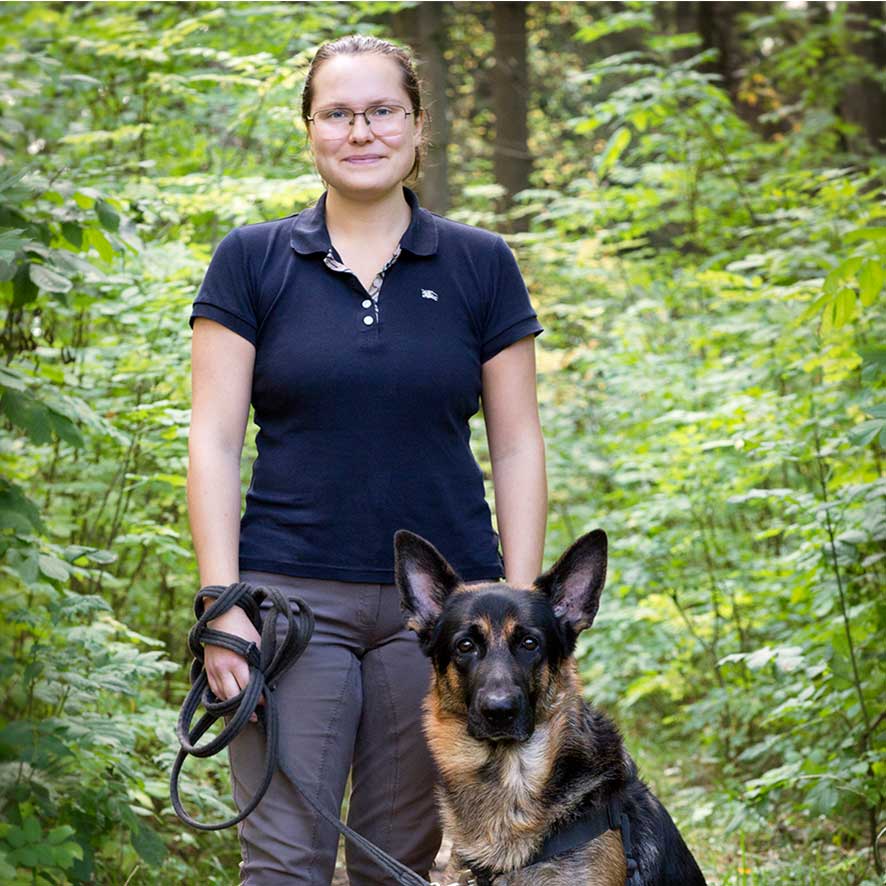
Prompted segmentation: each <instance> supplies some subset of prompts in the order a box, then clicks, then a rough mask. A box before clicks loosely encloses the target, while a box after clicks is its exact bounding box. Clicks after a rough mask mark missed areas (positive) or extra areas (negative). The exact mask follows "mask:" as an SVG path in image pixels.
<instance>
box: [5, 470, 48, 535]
mask: <svg viewBox="0 0 886 886" xmlns="http://www.w3.org/2000/svg"><path fill="white" fill-rule="evenodd" d="M0 528H10V529H15V530H16V531H17V532H21V533H24V534H27V533H29V532H31V531H34V530H35V531H37V532H45V531H46V527H45V526H44V525H43V521H42V520H41V519H40V511H39V510H38V508H37V506H36V505H35V504H34V502H32V501H31V500H30V499H29V498H28V497H27V496H26V495H25V494H24V492H22V490H21V489H20V488H19V487H18V486H16V485H15V484H14V483H10V482H9V481H8V480H6V479H4V478H0Z"/></svg>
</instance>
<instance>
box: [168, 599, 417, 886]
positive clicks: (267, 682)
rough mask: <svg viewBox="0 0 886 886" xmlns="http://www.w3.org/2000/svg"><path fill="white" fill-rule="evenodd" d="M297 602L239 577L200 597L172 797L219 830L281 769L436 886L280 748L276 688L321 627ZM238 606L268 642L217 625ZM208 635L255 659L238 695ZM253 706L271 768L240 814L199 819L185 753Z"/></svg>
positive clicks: (402, 868)
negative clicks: (186, 793) (206, 660)
mask: <svg viewBox="0 0 886 886" xmlns="http://www.w3.org/2000/svg"><path fill="white" fill-rule="evenodd" d="M266 598H267V599H269V600H270V602H271V611H270V612H269V613H268V616H267V617H266V618H265V619H264V620H262V617H261V603H262V601H263V600H265V599H266ZM207 599H212V600H214V601H215V603H214V604H213V605H212V607H211V608H210V610H209V611H206V610H205V607H204V604H205V601H206V600H207ZM291 603H292V604H294V609H295V613H294V612H293V606H292V605H290V600H289V599H287V598H286V597H285V596H284V595H283V594H282V593H281V592H280V591H279V590H278V589H277V588H274V587H253V586H252V585H249V584H247V583H246V582H235V583H234V584H231V585H228V587H226V588H225V587H222V586H220V585H210V586H208V587H205V588H202V589H201V590H200V591H199V592H198V593H197V596H196V598H195V599H194V613H195V615H196V616H197V623H196V624H195V625H194V627H193V628H191V631H190V633H189V634H188V646H189V648H190V650H191V652H192V653H193V655H194V661H193V662H192V663H191V671H190V679H191V689H190V691H189V692H188V694H187V696H186V698H185V700H184V703H183V704H182V708H181V711H180V712H179V716H178V722H177V723H176V727H175V733H176V736H177V737H178V741H179V744H180V745H181V747H180V748H179V751H178V753H177V754H176V757H175V762H174V763H173V765H172V774H171V776H170V780H169V797H170V800H171V801H172V808H173V809H174V810H175V814H176V815H177V816H178V817H179V818H180V819H181V820H182V821H183V822H185V823H186V824H188V825H190V826H191V827H193V828H197V829H198V830H201V831H217V830H221V829H222V828H227V827H230V826H231V825H234V824H237V823H238V822H240V821H243V819H244V818H246V816H247V815H249V814H250V813H251V812H252V811H253V810H254V809H255V807H256V806H258V804H259V802H260V801H261V799H262V797H264V795H265V793H266V792H267V790H268V787H269V785H270V784H271V779H272V778H273V777H274V772H275V771H276V770H277V769H279V770H280V771H281V772H282V773H283V775H284V776H285V777H286V778H287V779H289V781H290V782H291V783H292V785H293V787H295V789H296V790H297V791H298V792H299V793H300V794H301V795H302V797H304V799H305V801H306V802H307V803H308V805H309V806H310V807H311V808H312V809H313V810H314V812H316V813H317V815H319V816H320V817H321V818H322V819H323V820H324V821H326V822H328V823H329V824H331V825H332V826H333V827H334V828H336V830H338V831H339V833H341V834H344V836H345V838H346V839H348V840H350V841H351V842H352V843H354V844H355V845H357V846H359V847H360V848H361V849H362V850H363V851H364V852H365V853H366V854H367V855H369V856H370V857H371V858H372V859H373V860H374V861H375V862H376V864H378V865H379V866H380V867H382V868H383V869H384V870H386V871H387V872H388V873H389V874H390V875H391V876H392V877H393V879H394V881H395V882H396V883H399V884H401V886H431V884H429V883H428V882H427V881H426V880H423V879H422V878H421V877H419V876H418V874H416V873H415V872H414V871H412V870H410V869H409V868H408V867H406V865H404V864H402V863H401V862H399V861H397V859H396V858H392V857H391V856H390V855H388V854H387V853H386V852H384V851H382V850H381V849H379V848H378V846H376V845H375V844H374V843H371V842H370V841H369V840H367V839H366V838H365V837H363V836H362V835H361V834H358V833H357V832H356V831H354V830H352V829H351V828H349V827H348V826H347V825H346V824H344V823H342V822H341V821H340V820H339V819H338V816H336V815H332V814H331V813H329V812H327V811H326V810H325V809H324V808H323V807H322V806H320V804H319V803H318V802H317V801H316V800H315V799H314V798H313V797H312V796H311V794H310V792H309V791H308V790H307V789H306V788H304V787H302V785H301V784H300V782H299V781H298V779H297V778H296V777H295V776H294V775H293V773H292V771H291V770H290V769H289V767H288V766H287V765H286V764H285V763H284V762H283V761H282V759H281V758H280V755H279V752H278V746H279V712H278V710H277V700H276V698H275V695H274V690H275V689H276V687H277V684H278V683H279V681H280V678H281V677H282V676H283V675H284V674H285V673H286V671H288V670H289V668H291V667H292V666H293V665H294V664H295V662H296V661H297V660H298V658H299V656H300V655H301V654H302V653H303V652H304V650H305V647H306V646H307V645H308V641H309V640H310V639H311V634H312V633H313V632H314V614H313V613H312V612H311V609H310V607H309V606H308V604H307V603H305V602H304V600H301V599H299V598H297V597H295V598H292V599H291ZM233 606H239V607H240V608H241V609H242V610H243V611H244V612H245V613H246V615H247V616H248V617H249V620H250V621H251V622H252V624H253V626H254V627H255V629H256V630H257V631H258V632H259V633H260V634H261V647H260V648H256V646H255V644H254V643H249V642H247V641H246V640H244V639H242V638H241V637H236V636H234V635H233V634H227V633H224V632H223V631H217V630H214V629H213V628H210V627H209V625H208V622H209V621H210V619H216V618H218V617H219V616H220V615H223V614H224V613H225V612H227V611H228V610H229V609H231V607H233ZM296 613H297V615H296ZM278 618H283V619H284V620H285V622H286V631H285V634H284V636H283V639H282V641H281V642H280V643H278V642H277V619H278ZM204 643H211V644H212V645H214V646H222V647H224V648H225V649H230V650H231V651H232V652H236V653H238V654H239V655H242V656H243V657H244V658H245V659H246V661H247V663H248V665H249V682H248V683H247V684H246V686H244V687H243V689H241V690H240V692H239V693H238V694H237V695H235V696H233V697H231V698H229V699H226V700H222V699H219V698H217V697H216V695H215V694H214V693H213V692H212V690H211V689H210V687H209V681H208V678H207V676H206V669H205V668H204V666H203V644H204ZM262 695H264V699H265V703H264V705H263V706H261V707H259V706H258V702H259V699H260V698H261V697H262ZM201 704H202V705H203V707H204V708H205V709H206V713H205V714H204V715H203V716H202V717H201V718H200V719H199V720H198V721H197V723H196V725H194V726H192V725H191V724H192V722H193V720H194V716H195V715H196V713H197V709H198V708H199V707H200V705H201ZM253 711H254V712H255V713H256V716H257V717H258V725H259V727H260V728H261V729H263V731H264V733H265V739H266V742H265V772H264V776H263V778H262V782H261V784H260V785H259V787H258V789H257V790H256V792H255V795H254V796H253V797H252V799H251V800H250V801H249V802H248V803H247V804H246V805H245V806H244V807H243V809H241V810H240V812H239V813H238V814H237V815H235V816H233V817H231V818H229V819H227V820H226V821H222V822H214V823H204V822H200V821H197V820H196V819H195V818H193V817H192V816H191V815H189V814H188V813H187V812H186V811H185V809H184V806H183V805H182V802H181V797H180V795H179V777H180V775H181V770H182V766H183V765H184V762H185V760H186V759H187V758H188V756H189V755H190V756H194V757H211V756H213V755H214V754H217V753H218V752H219V751H221V750H223V749H224V748H226V747H227V746H228V745H229V744H230V743H231V741H233V739H234V738H235V737H236V736H237V735H238V734H239V733H240V732H241V731H242V730H243V729H244V728H245V726H246V724H247V723H249V718H250V716H251V714H252V713H253ZM225 716H228V721H227V724H226V725H225V727H224V728H223V729H222V730H221V732H220V733H219V734H218V735H217V736H216V737H215V738H214V739H210V740H209V741H207V742H205V743H204V744H202V745H201V744H199V741H200V739H201V738H202V737H203V735H204V734H205V733H206V731H207V730H208V729H209V728H210V727H211V726H212V724H213V723H215V722H216V721H217V720H219V719H221V718H222V717H225Z"/></svg>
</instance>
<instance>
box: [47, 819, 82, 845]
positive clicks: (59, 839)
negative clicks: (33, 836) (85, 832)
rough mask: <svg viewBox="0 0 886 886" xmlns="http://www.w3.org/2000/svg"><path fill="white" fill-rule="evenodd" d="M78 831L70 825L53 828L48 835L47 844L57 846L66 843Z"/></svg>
mask: <svg viewBox="0 0 886 886" xmlns="http://www.w3.org/2000/svg"><path fill="white" fill-rule="evenodd" d="M75 833H76V831H75V830H74V828H72V827H71V826H70V825H69V824H63V825H60V826H59V827H57V828H53V829H52V830H51V831H50V832H49V833H48V834H47V835H46V842H47V843H49V844H50V845H52V846H56V845H58V844H59V843H64V842H65V840H67V839H68V837H72V836H73V835H74V834H75Z"/></svg>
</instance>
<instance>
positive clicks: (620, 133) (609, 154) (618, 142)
mask: <svg viewBox="0 0 886 886" xmlns="http://www.w3.org/2000/svg"><path fill="white" fill-rule="evenodd" d="M630 143H631V130H630V129H628V128H627V127H626V126H622V127H620V128H619V129H616V130H615V132H613V133H612V135H611V136H610V138H609V141H608V142H607V143H606V147H605V148H604V149H603V153H602V154H600V156H599V157H598V158H597V164H596V165H597V174H598V175H599V176H600V178H603V177H605V175H606V173H607V171H608V170H609V168H610V167H611V166H612V165H613V164H615V163H616V162H618V158H619V157H621V155H622V154H623V153H624V150H625V148H626V147H627V146H628V145H629V144H630Z"/></svg>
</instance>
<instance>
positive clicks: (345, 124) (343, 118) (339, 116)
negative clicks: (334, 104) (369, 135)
mask: <svg viewBox="0 0 886 886" xmlns="http://www.w3.org/2000/svg"><path fill="white" fill-rule="evenodd" d="M353 119H354V112H353V111H349V110H348V109H347V108H328V109H327V110H325V111H319V112H318V113H316V114H315V115H314V126H316V127H317V134H318V135H320V136H323V137H324V138H338V137H339V136H342V135H346V134H347V132H348V130H349V129H350V128H351V121H352V120H353Z"/></svg>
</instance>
